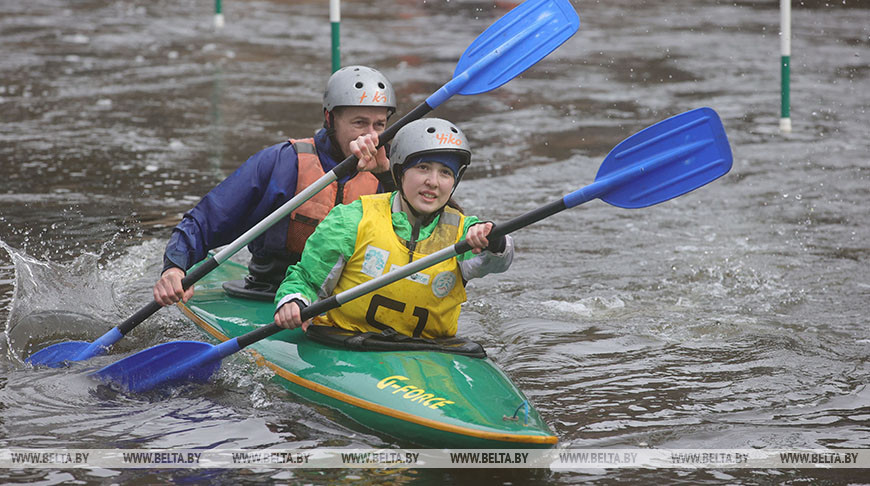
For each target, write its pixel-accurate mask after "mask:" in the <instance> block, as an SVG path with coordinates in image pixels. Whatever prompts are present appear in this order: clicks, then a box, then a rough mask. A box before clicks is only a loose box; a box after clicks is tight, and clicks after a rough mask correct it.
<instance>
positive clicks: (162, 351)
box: [91, 341, 221, 393]
mask: <svg viewBox="0 0 870 486" xmlns="http://www.w3.org/2000/svg"><path fill="white" fill-rule="evenodd" d="M214 348H216V346H212V345H211V344H208V343H202V342H199V341H173V342H171V343H165V344H160V345H158V346H154V347H151V348H148V349H146V350H144V351H140V352H138V353H136V354H134V355H132V356H128V357H127V358H124V359H122V360H121V361H118V362H116V363H113V364H110V365H108V366H106V367H105V368H102V369H100V370H97V371H95V372H94V373H92V374H91V376H93V377H94V378H97V379H99V380H101V381H103V382H106V383H112V384H114V385H116V386H118V387H120V388H121V389H123V390H126V391H129V392H133V393H141V392H144V391H148V390H150V389H152V388H155V387H157V386H163V385H171V384H173V383H177V382H180V381H191V382H198V383H204V382H206V381H208V379H209V378H210V377H211V376H212V375H213V374H214V372H215V371H216V370H217V369H218V368H219V367H220V364H221V361H220V359H219V358H218V359H201V358H202V357H204V356H208V355H209V354H210V352H211V351H212V350H213V349H214Z"/></svg>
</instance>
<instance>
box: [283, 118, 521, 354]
mask: <svg viewBox="0 0 870 486" xmlns="http://www.w3.org/2000/svg"><path fill="white" fill-rule="evenodd" d="M373 142H374V143H372V144H367V145H364V146H362V147H360V150H361V151H362V152H363V154H364V155H368V156H379V157H384V155H383V153H381V154H380V155H376V154H375V152H374V147H375V146H376V144H377V140H373ZM470 160H471V151H470V150H469V148H468V141H467V140H466V138H465V135H464V134H463V133H462V131H460V130H459V128H457V127H456V126H455V125H454V124H452V123H450V122H449V121H446V120H441V119H438V118H426V119H422V120H417V121H414V122H411V123H409V124H408V125H406V126H405V127H403V128H402V129H401V130H399V132H398V133H397V134H396V137H395V139H394V140H393V143H392V149H391V156H390V159H389V166H390V171H391V173H392V177H393V180H394V182H395V184H396V187H397V188H398V190H397V191H395V192H393V193H391V194H377V195H372V196H363V197H361V198H360V199H358V200H356V201H354V202H352V203H351V204H348V205H341V206H336V207H335V208H333V209H332V211H330V213H329V215H327V217H326V218H325V219H324V220H323V222H322V223H320V225H319V226H318V227H317V229H316V230H315V232H314V234H313V235H311V237H310V238H309V240H308V243H307V244H306V245H305V250H304V251H303V253H302V259H301V260H300V261H299V263H297V264H296V265H292V266H291V267H290V268H288V269H287V276H286V277H285V279H284V281H283V283H282V284H281V285H280V287H279V288H278V292H277V294H276V296H275V302H276V308H277V310H276V312H275V323H276V324H278V325H279V326H281V327H284V328H287V329H293V328H296V327H299V326H301V325H302V324H303V323H302V321H301V317H300V304H303V305H308V304H309V303H311V302H313V301H315V300H317V299H323V298H327V297H329V296H330V295H333V294H338V293H340V292H343V291H345V290H347V289H350V288H352V287H355V286H357V285H359V284H362V283H364V282H367V281H369V280H371V279H373V278H376V277H378V276H380V275H382V274H384V273H387V272H389V271H390V270H391V269H393V268H395V267H400V266H403V265H407V264H408V263H410V262H412V261H414V260H418V259H420V258H423V257H425V256H426V255H429V254H431V253H434V252H436V251H438V250H441V249H443V248H445V247H448V246H451V245H453V244H455V243H457V242H459V241H461V240H462V239H463V238H464V239H466V240H467V241H468V243H469V244H470V245H471V246H472V248H473V250H472V251H471V252H468V253H464V254H462V255H458V256H456V257H454V258H450V259H448V260H446V261H444V262H441V263H438V264H435V265H433V266H431V267H429V268H427V269H425V270H422V271H420V272H418V273H416V274H414V275H411V276H409V277H407V278H404V279H402V280H399V281H398V282H394V283H392V284H390V285H387V286H386V287H383V288H381V289H380V290H378V291H376V292H373V293H369V294H367V295H364V296H362V297H360V298H357V299H355V300H352V301H350V302H347V303H345V304H344V305H342V306H341V307H338V308H336V309H333V310H331V311H329V312H327V313H326V315H322V316H318V317H315V318H314V323H316V324H319V325H325V326H333V327H339V328H343V329H348V330H352V331H361V332H366V331H373V332H379V331H383V330H385V329H389V328H392V329H394V330H395V331H397V332H399V333H401V334H405V335H408V336H413V337H422V338H438V337H449V336H454V335H455V334H456V329H457V323H458V319H459V308H460V304H462V303H463V302H465V283H466V282H467V281H469V280H471V279H472V278H476V277H482V276H484V275H487V274H489V273H499V272H503V271H505V270H507V269H508V267H509V266H510V264H511V261H512V260H513V253H514V250H513V241H512V239H511V237H510V236H502V237H500V238H498V239H496V240H495V241H489V239H488V238H487V235H489V233H490V231H492V228H493V225H492V223H489V222H481V221H480V220H479V219H478V218H476V217H474V216H465V215H464V214H462V212H461V209H460V208H459V206H458V205H457V204H456V203H455V202H454V201H453V200H452V198H451V196H452V195H453V192H454V191H455V190H456V186H457V185H458V183H459V181H460V179H461V178H462V174H463V173H464V172H465V170H466V168H467V167H468V164H469V162H470ZM383 162H386V161H383ZM307 324H308V323H306V325H305V326H304V327H303V328H304V329H307Z"/></svg>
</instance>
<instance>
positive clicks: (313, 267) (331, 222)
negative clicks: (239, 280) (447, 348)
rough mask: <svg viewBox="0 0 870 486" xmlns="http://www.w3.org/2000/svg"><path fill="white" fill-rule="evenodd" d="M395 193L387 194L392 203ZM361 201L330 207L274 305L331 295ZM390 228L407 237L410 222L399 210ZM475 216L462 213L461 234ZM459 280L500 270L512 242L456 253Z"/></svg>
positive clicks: (350, 246)
mask: <svg viewBox="0 0 870 486" xmlns="http://www.w3.org/2000/svg"><path fill="white" fill-rule="evenodd" d="M396 194H397V193H396V192H393V194H392V195H391V196H390V202H391V203H393V202H394V201H395V198H396ZM362 216H363V207H362V201H361V200H359V199H358V200H356V201H354V202H352V203H350V204H347V205H338V206H336V207H334V208H333V209H332V210H331V211H330V212H329V214H328V215H327V216H326V218H324V219H323V221H322V222H321V223H320V224H318V225H317V229H316V230H315V231H314V233H313V234H312V235H311V237H309V238H308V241H307V242H306V243H305V251H303V252H302V259H301V260H300V261H299V263H297V264H296V265H291V266H290V267H289V268H287V275H286V276H285V277H284V281H283V282H282V283H281V286H280V287H278V292H277V293H276V295H275V304H276V308H277V307H281V305H283V304H284V303H286V302H288V301H289V300H292V299H294V298H297V299H300V300H302V301H304V302H305V303H306V304H310V303H312V302H314V301H316V300H318V299H324V298H326V297H329V296H330V295H332V290H333V289H334V288H335V285H336V283H337V282H338V277H339V276H340V275H341V272H342V270H343V269H344V265H345V263H346V262H347V261H348V260H349V259H350V257H351V255H352V254H353V252H354V249H355V247H356V236H357V228H358V227H359V223H360V221H361V220H362ZM439 218H440V215H439V216H438V217H436V218H435V219H433V220H432V222H431V223H429V224H428V225H426V226H425V227H422V228H420V235H419V237H418V238H417V240H418V241H422V240H425V239H426V238H428V237H429V236H430V235H431V234H432V231H434V229H435V227H436V225H437V224H438V221H439ZM392 221H393V231H395V232H396V234H397V235H398V236H399V238H402V239H404V240H410V239H411V231H412V228H411V223H410V222H409V221H408V216H407V215H406V214H405V213H404V212H401V211H398V212H397V211H393V213H392ZM480 222H481V221H480V220H479V219H478V218H477V217H475V216H466V217H465V224H464V228H463V230H462V235H463V237H465V235H466V234H467V232H468V228H470V227H471V226H473V225H475V224H477V223H480ZM456 259H457V260H458V261H459V264H460V270H461V271H462V276H463V279H464V280H466V281H468V280H471V279H472V278H478V277H482V276H484V275H487V274H489V273H499V272H504V271H505V270H507V268H508V267H509V266H510V264H511V261H512V260H513V242H512V240H511V237H510V236H508V237H507V246H506V248H505V251H504V252H502V253H499V254H493V253H490V252H488V251H484V252H482V253H480V254H478V255H475V254H473V253H471V252H470V251H469V252H466V253H463V254H461V255H457V257H456Z"/></svg>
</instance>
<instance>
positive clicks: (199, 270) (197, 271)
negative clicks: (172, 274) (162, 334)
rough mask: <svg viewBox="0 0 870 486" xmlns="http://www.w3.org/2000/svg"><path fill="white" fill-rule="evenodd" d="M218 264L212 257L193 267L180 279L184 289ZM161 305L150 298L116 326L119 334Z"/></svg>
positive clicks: (157, 309)
mask: <svg viewBox="0 0 870 486" xmlns="http://www.w3.org/2000/svg"><path fill="white" fill-rule="evenodd" d="M218 265H220V264H219V263H218V261H217V260H215V259H214V257H211V258H209V259H208V260H206V261H204V262H203V263H202V265H199V266H198V267H196V268H194V269H193V270H192V271H190V273H188V274H187V275H185V276H184V278H183V279H181V286H182V287H183V288H184V290H187V289H189V288H190V287H191V286H192V285H193V284H195V283H196V282H198V281H199V279H201V278H202V277H205V276H206V275H208V273H209V272H211V271H212V270H214V269H215V268H217V267H218ZM162 307H163V306H162V305H160V304H158V303H157V301H156V300H152V301H151V302H149V303H148V305H146V306H145V307H142V308H141V309H139V310H138V311H137V312H136V313H135V314H133V315H132V316H130V317H128V318H127V320H126V321H124V322H122V323H121V324H120V325H119V326H118V331H120V332H121V335H122V336H123V335H126V334H127V333H128V332H130V331H132V330H133V328H134V327H136V326H138V325H139V324H141V323H142V321H144V320H145V319H148V318H149V317H151V316H152V315H153V314H154V313H155V312H157V311H159V310H160V309H161V308H162Z"/></svg>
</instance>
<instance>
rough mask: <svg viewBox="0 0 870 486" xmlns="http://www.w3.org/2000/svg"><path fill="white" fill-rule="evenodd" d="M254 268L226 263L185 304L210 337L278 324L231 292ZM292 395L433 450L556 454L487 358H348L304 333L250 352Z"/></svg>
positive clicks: (266, 307) (368, 354) (361, 354)
mask: <svg viewBox="0 0 870 486" xmlns="http://www.w3.org/2000/svg"><path fill="white" fill-rule="evenodd" d="M246 273H247V269H246V268H245V267H244V266H242V265H240V264H238V263H235V262H226V263H224V264H223V265H221V266H220V267H218V268H217V269H215V270H214V271H212V272H211V273H210V274H209V275H208V276H206V277H205V278H203V279H202V280H201V281H200V282H199V283H198V284H197V287H196V293H195V294H194V298H193V299H191V300H190V301H189V302H188V303H187V304H180V307H181V309H182V310H183V311H184V313H185V314H186V315H187V316H188V317H189V318H190V319H191V320H192V321H193V322H194V323H196V324H197V326H199V327H200V328H201V329H202V330H204V331H205V332H207V333H208V334H209V335H211V336H213V337H214V338H216V339H218V340H220V341H226V340H228V339H232V338H234V337H237V336H240V335H242V334H245V333H247V332H249V331H252V330H254V329H256V328H257V327H260V326H263V325H266V324H269V323H271V322H272V315H273V312H274V305H273V304H272V303H271V302H262V301H255V300H249V299H241V298H238V297H232V296H229V295H227V294H226V292H225V291H224V290H223V289H222V287H221V284H222V282H224V281H227V280H236V279H239V278H243V277H244V275H245V274H246ZM246 351H249V352H251V353H253V354H254V356H255V358H256V362H257V364H259V365H260V366H267V367H268V368H270V369H271V370H272V371H274V373H275V380H276V381H278V382H279V383H280V384H281V385H283V386H284V387H285V388H286V389H288V390H289V391H290V392H292V393H293V394H295V395H297V396H299V397H302V398H304V399H306V400H308V401H310V402H313V403H316V404H320V405H325V406H328V407H330V408H333V409H335V410H337V411H339V412H341V413H343V414H345V415H346V416H348V417H350V418H351V419H353V420H354V421H356V422H358V423H360V424H362V425H364V426H365V427H367V428H369V429H372V430H375V431H379V432H381V433H384V434H387V435H390V436H392V437H395V438H397V439H399V440H402V441H408V442H411V443H414V444H418V445H422V446H426V447H438V448H441V447H452V448H478V447H487V448H500V447H501V448H541V447H544V448H548V447H553V446H554V445H555V444H556V442H557V441H558V439H557V437H555V436H554V435H553V433H552V432H551V431H550V429H549V427H548V426H547V424H546V423H545V422H544V421H543V420H542V419H541V417H540V415H539V414H538V412H537V411H536V410H535V409H534V407H532V406H531V405H530V404H529V402H528V399H527V398H526V397H525V396H524V395H523V394H522V392H521V391H520V390H519V389H518V388H517V387H516V386H515V385H514V384H513V383H512V382H511V381H510V379H509V378H508V377H507V376H506V375H505V374H504V373H503V372H502V371H501V370H500V369H499V368H498V367H497V366H495V364H493V363H492V361H490V360H489V359H479V358H471V357H467V356H460V355H454V354H448V353H443V352H434V351H349V350H345V349H339V348H335V347H330V346H326V345H323V344H320V343H317V342H315V341H313V340H311V339H308V338H307V337H306V336H305V333H304V332H303V331H302V330H301V329H294V330H292V331H282V332H280V333H278V334H275V335H273V336H271V337H269V338H267V339H264V340H261V341H259V342H257V343H254V344H253V345H251V346H249V347H248V348H246Z"/></svg>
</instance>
